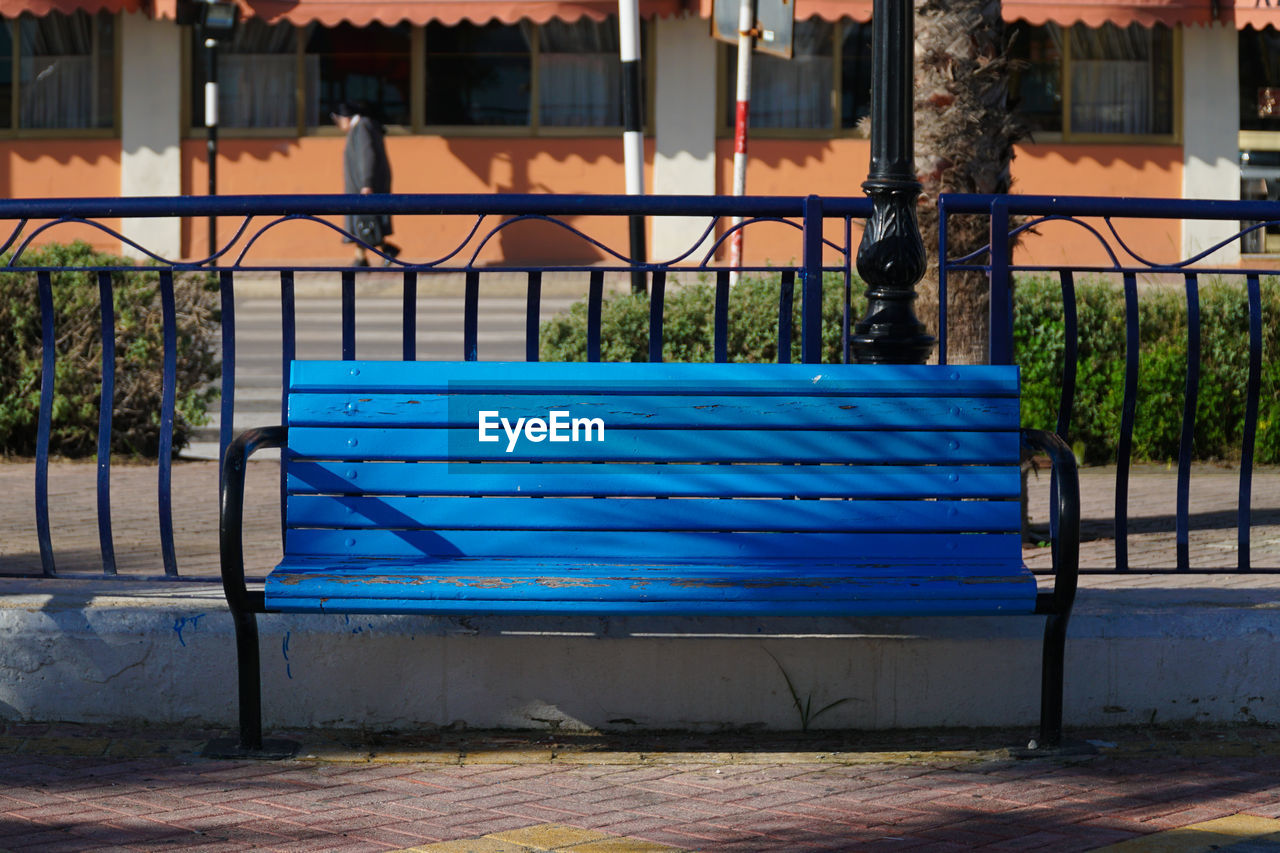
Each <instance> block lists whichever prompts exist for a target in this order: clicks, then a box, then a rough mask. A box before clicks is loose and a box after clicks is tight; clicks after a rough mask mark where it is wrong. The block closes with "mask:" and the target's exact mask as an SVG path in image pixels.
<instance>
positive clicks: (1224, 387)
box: [1014, 278, 1280, 463]
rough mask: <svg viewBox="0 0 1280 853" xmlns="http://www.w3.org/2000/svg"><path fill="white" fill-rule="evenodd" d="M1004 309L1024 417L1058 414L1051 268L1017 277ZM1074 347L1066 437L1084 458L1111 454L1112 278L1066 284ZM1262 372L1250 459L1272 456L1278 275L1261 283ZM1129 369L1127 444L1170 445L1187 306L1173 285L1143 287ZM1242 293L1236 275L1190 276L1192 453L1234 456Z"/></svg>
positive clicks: (1142, 451)
mask: <svg viewBox="0 0 1280 853" xmlns="http://www.w3.org/2000/svg"><path fill="white" fill-rule="evenodd" d="M1016 293H1017V295H1016V297H1015V298H1016V301H1017V308H1016V311H1015V317H1014V352H1015V360H1016V361H1017V362H1018V363H1019V364H1020V365H1022V371H1023V374H1022V375H1023V400H1022V413H1023V420H1024V422H1025V423H1027V424H1029V425H1035V426H1039V427H1050V428H1051V427H1052V426H1053V425H1054V424H1056V422H1057V412H1058V397H1059V394H1060V392H1061V376H1062V367H1063V362H1064V349H1063V348H1064V344H1065V337H1064V331H1063V320H1062V291H1061V285H1060V284H1059V282H1058V281H1057V280H1056V279H1048V278H1036V279H1028V280H1024V281H1020V282H1019V284H1018V287H1017V291H1016ZM1076 296H1077V312H1078V317H1079V328H1080V341H1079V348H1080V357H1079V363H1078V366H1077V378H1076V397H1075V404H1074V406H1073V409H1072V417H1071V424H1070V430H1069V438H1070V440H1071V441H1072V443H1073V444H1074V445H1075V447H1076V452H1077V453H1078V454H1079V455H1081V456H1082V457H1083V458H1084V459H1085V460H1086V461H1087V462H1091V463H1102V462H1110V461H1112V460H1114V458H1115V451H1116V445H1117V443H1118V441H1119V435H1120V419H1121V406H1122V403H1123V398H1124V372H1125V327H1124V318H1125V303H1124V293H1123V291H1122V290H1121V289H1120V287H1119V286H1117V285H1114V284H1111V283H1108V282H1101V281H1094V282H1087V283H1082V284H1080V285H1078V286H1077V288H1076ZM1262 313H1263V320H1264V322H1263V352H1262V364H1263V371H1262V372H1263V376H1262V389H1261V390H1262V393H1261V397H1260V401H1259V413H1258V433H1257V446H1256V450H1255V461H1257V462H1259V463H1276V462H1280V429H1277V426H1280V366H1278V365H1280V281H1278V280H1276V279H1268V280H1266V281H1264V282H1263V285H1262ZM1138 330H1139V332H1138V337H1139V342H1140V343H1139V354H1140V357H1139V368H1138V396H1137V413H1136V417H1135V421H1134V435H1133V454H1134V457H1135V458H1137V459H1149V460H1170V459H1176V458H1177V455H1178V444H1179V441H1180V438H1181V431H1182V410H1183V396H1184V393H1185V387H1186V373H1187V369H1186V365H1187V308H1186V298H1185V295H1184V291H1183V289H1182V288H1181V287H1161V286H1151V287H1145V288H1143V289H1142V292H1141V293H1140V295H1139V300H1138ZM1248 347H1249V312H1248V297H1247V295H1246V291H1245V286H1244V284H1243V282H1239V281H1229V282H1209V283H1203V284H1202V285H1201V287H1200V383H1199V388H1198V394H1197V402H1196V419H1195V421H1196V422H1195V430H1194V433H1193V439H1192V446H1193V454H1194V456H1195V457H1196V458H1198V459H1221V458H1238V457H1239V454H1240V443H1241V439H1242V435H1243V431H1244V414H1245V402H1246V399H1245V398H1246V389H1247V381H1248V370H1249V349H1248Z"/></svg>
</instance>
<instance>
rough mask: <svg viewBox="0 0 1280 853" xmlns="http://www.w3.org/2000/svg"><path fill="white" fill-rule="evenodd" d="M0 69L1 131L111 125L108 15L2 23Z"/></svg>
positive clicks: (112, 23)
mask: <svg viewBox="0 0 1280 853" xmlns="http://www.w3.org/2000/svg"><path fill="white" fill-rule="evenodd" d="M15 48H16V49H15ZM15 54H16V56H15ZM15 60H16V63H15ZM0 66H2V67H0V87H2V88H3V92H2V93H0V127H4V128H18V129H22V130H71V129H93V128H110V127H112V126H113V125H114V124H115V21H114V19H113V18H112V17H111V15H109V14H107V13H105V12H104V13H99V14H96V15H90V14H88V13H86V12H74V13H72V14H70V15H64V14H60V13H56V12H55V13H50V14H48V15H46V16H44V17H42V18H36V17H32V16H30V15H23V16H21V17H19V18H18V19H16V20H9V21H6V22H5V26H3V27H0ZM15 71H16V79H15Z"/></svg>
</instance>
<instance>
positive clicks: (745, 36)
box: [729, 0, 756, 284]
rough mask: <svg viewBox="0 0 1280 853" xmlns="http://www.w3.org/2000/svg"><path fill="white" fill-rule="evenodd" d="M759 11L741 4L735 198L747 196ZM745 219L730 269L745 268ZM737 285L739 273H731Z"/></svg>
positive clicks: (750, 2)
mask: <svg viewBox="0 0 1280 853" xmlns="http://www.w3.org/2000/svg"><path fill="white" fill-rule="evenodd" d="M755 26H756V7H755V2H754V0H741V2H740V3H739V5H738V87H737V100H738V103H737V109H735V110H734V118H733V194H734V195H735V196H742V195H746V194H747V118H748V114H749V113H750V108H751V50H752V48H753V47H754V46H755V36H754V30H755ZM741 224H742V217H740V216H735V217H733V220H732V225H733V227H734V228H736V229H737V230H735V231H734V232H733V234H732V235H731V236H730V238H729V266H731V267H735V268H736V267H739V266H741V265H742V229H741V228H738V227H737V226H740V225H741ZM729 281H730V283H732V284H736V283H737V281H738V272H737V270H736V269H735V270H734V271H733V272H731V273H729Z"/></svg>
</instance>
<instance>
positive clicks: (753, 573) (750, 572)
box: [266, 559, 1036, 613]
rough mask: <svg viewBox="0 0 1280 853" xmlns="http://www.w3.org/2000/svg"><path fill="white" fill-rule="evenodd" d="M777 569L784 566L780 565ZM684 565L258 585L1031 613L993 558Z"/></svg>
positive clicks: (525, 599) (363, 595)
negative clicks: (884, 567)
mask: <svg viewBox="0 0 1280 853" xmlns="http://www.w3.org/2000/svg"><path fill="white" fill-rule="evenodd" d="M780 566H786V568H785V569H782V568H780ZM809 568H810V569H811V570H810V571H808V572H806V571H804V567H803V566H798V565H790V566H787V565H786V564H785V563H783V564H775V565H769V566H750V565H749V566H747V567H746V568H745V569H744V568H739V567H736V566H730V565H715V564H707V565H684V566H679V567H673V566H661V565H654V564H648V563H634V564H628V563H625V562H612V563H603V562H601V563H595V564H584V565H574V564H570V563H566V562H565V561H562V560H561V561H536V560H528V559H524V560H503V561H493V562H486V561H477V560H442V561H440V560H437V561H428V562H426V563H424V564H422V565H421V566H415V565H413V564H408V565H405V564H400V565H391V566H380V565H378V564H377V563H376V562H375V563H365V564H363V565H350V564H347V565H331V566H326V565H323V564H322V563H319V562H318V561H303V562H301V563H295V562H294V561H286V562H285V563H284V564H283V565H282V566H281V567H280V568H278V569H277V570H276V571H275V572H273V573H272V575H271V577H270V578H269V579H268V583H267V591H266V595H267V599H268V603H269V604H270V605H271V606H272V607H273V608H280V609H289V608H293V607H299V608H306V609H310V608H311V607H312V603H318V602H324V604H323V605H322V607H323V608H324V609H330V610H335V609H339V608H341V609H349V608H351V607H358V606H359V603H361V602H367V601H379V602H383V603H385V602H395V601H407V600H412V601H413V602H415V603H413V604H409V605H407V610H408V611H409V612H471V613H481V612H504V611H506V612H509V611H510V610H511V609H512V608H518V607H519V606H520V604H521V603H524V604H525V605H526V606H531V607H535V608H537V609H539V610H544V609H552V610H554V609H558V608H564V609H565V610H572V611H574V612H591V611H592V610H593V608H594V609H595V610H596V611H597V612H625V610H626V608H627V607H628V606H630V605H643V606H644V608H645V610H646V611H647V612H654V611H658V612H661V611H662V610H663V608H664V607H667V608H670V612H682V611H686V612H703V611H704V610H705V607H706V605H713V606H714V605H719V606H722V607H732V606H734V605H737V606H740V607H742V608H744V609H747V610H752V609H755V610H764V609H772V608H774V607H776V606H783V607H786V606H788V605H794V606H799V607H814V606H822V607H825V608H827V611H828V612H831V613H842V612H890V611H892V610H893V609H894V608H905V607H906V606H907V605H908V603H909V606H910V608H911V609H912V610H913V612H917V613H919V612H921V611H922V609H923V610H925V611H928V610H930V609H932V608H933V607H938V608H941V609H943V610H954V609H955V608H957V607H965V608H970V609H973V610H978V611H983V612H985V611H988V610H990V609H992V608H995V609H1015V608H1016V612H1027V613H1030V612H1032V611H1033V610H1034V606H1035V596H1036V583H1035V579H1034V578H1032V577H1031V576H1030V575H1028V574H1026V573H1023V572H1019V571H1011V570H1010V567H1009V566H1007V565H1001V564H998V563H995V564H993V563H956V564H948V563H940V564H937V565H934V566H931V567H929V569H930V571H929V572H928V573H926V572H924V571H923V567H922V570H921V572H920V574H918V575H912V574H910V573H905V574H886V573H885V572H883V571H881V570H879V567H876V566H874V565H872V566H868V567H865V568H864V567H863V566H860V565H857V564H845V565H834V564H833V565H830V566H826V567H824V568H823V569H822V570H818V571H813V570H812V569H813V567H809Z"/></svg>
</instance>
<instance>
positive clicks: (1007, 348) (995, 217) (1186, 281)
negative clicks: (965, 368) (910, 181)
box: [939, 195, 1280, 573]
mask: <svg viewBox="0 0 1280 853" xmlns="http://www.w3.org/2000/svg"><path fill="white" fill-rule="evenodd" d="M974 214H977V215H982V216H986V217H988V218H989V224H990V235H991V239H990V242H988V244H987V245H986V246H984V247H982V248H980V249H978V250H977V251H974V252H971V253H969V254H966V255H964V256H962V257H943V258H942V259H941V263H940V267H939V289H940V295H939V303H940V305H941V306H943V307H942V311H943V312H945V305H946V292H947V278H948V274H954V273H957V272H961V271H980V272H983V273H986V274H987V275H988V276H989V279H990V287H991V290H990V296H991V302H990V305H991V307H990V311H991V313H990V328H991V341H990V359H991V361H992V363H1013V361H1014V358H1015V353H1014V317H1015V314H1014V311H1015V308H1014V301H1013V279H1014V276H1015V275H1017V274H1049V275H1052V276H1056V277H1057V279H1058V281H1059V282H1060V284H1061V291H1062V303H1063V317H1062V321H1063V331H1064V346H1063V354H1062V363H1063V369H1062V376H1061V395H1060V398H1059V404H1058V417H1057V433H1058V435H1060V436H1061V437H1062V438H1063V439H1064V440H1066V441H1068V443H1070V441H1071V425H1072V417H1073V414H1074V407H1075V405H1076V403H1077V383H1078V374H1079V368H1080V343H1081V329H1080V323H1079V317H1078V310H1077V309H1078V294H1077V280H1076V277H1077V276H1078V275H1085V276H1095V277H1106V276H1111V277H1119V279H1120V288H1121V290H1122V293H1123V300H1124V388H1123V400H1122V404H1121V416H1120V423H1119V429H1118V434H1117V435H1116V436H1115V464H1116V483H1115V518H1114V530H1113V536H1114V541H1115V565H1116V568H1115V569H1114V570H1113V571H1126V570H1128V569H1129V553H1128V547H1129V518H1128V514H1129V478H1130V471H1131V465H1132V462H1133V446H1134V430H1135V423H1136V419H1137V415H1138V402H1139V400H1138V397H1139V367H1140V362H1141V352H1142V347H1141V336H1140V334H1139V332H1140V328H1139V295H1140V294H1139V286H1138V278H1139V276H1143V277H1149V278H1151V279H1152V280H1153V281H1159V280H1172V281H1174V282H1176V281H1178V280H1181V283H1182V288H1183V292H1184V298H1185V303H1186V318H1187V339H1186V367H1185V383H1184V386H1183V389H1182V392H1183V402H1182V414H1181V424H1180V437H1179V442H1178V451H1177V464H1178V471H1177V486H1176V502H1177V503H1176V510H1175V519H1174V521H1175V544H1176V549H1175V551H1176V554H1175V560H1174V566H1173V567H1171V569H1170V570H1171V571H1182V572H1186V571H1197V572H1213V571H1223V572H1228V571H1238V572H1248V571H1255V572H1263V571H1269V572H1280V566H1271V567H1260V566H1257V565H1254V564H1253V561H1252V559H1251V550H1250V539H1251V533H1252V529H1253V521H1252V509H1253V506H1252V494H1253V475H1254V453H1255V449H1256V445H1257V439H1258V408H1259V402H1260V398H1261V394H1262V350H1263V327H1264V322H1266V323H1270V324H1273V325H1274V324H1276V323H1280V317H1269V318H1265V320H1264V317H1263V302H1262V298H1261V280H1262V277H1263V276H1268V275H1271V276H1274V275H1276V270H1275V269H1251V268H1249V267H1247V266H1242V265H1234V264H1231V265H1226V264H1219V265H1215V264H1214V263H1213V258H1214V255H1215V254H1216V253H1218V252H1220V251H1221V250H1222V249H1224V248H1225V247H1227V246H1230V245H1231V244H1235V243H1239V242H1241V240H1242V238H1243V237H1244V236H1245V235H1247V234H1249V233H1251V232H1253V231H1256V230H1258V229H1262V228H1265V227H1267V226H1268V225H1271V226H1275V225H1277V224H1280V205H1277V204H1275V203H1272V202H1230V201H1187V200H1176V199H1144V198H1096V197H1066V196H1062V197H1059V196H999V195H944V196H942V197H941V198H940V199H939V219H940V221H941V228H942V229H943V231H944V233H945V230H946V227H947V226H946V223H947V219H948V217H950V216H957V215H974ZM1133 219H1147V220H1150V219H1178V220H1218V221H1229V222H1233V223H1238V227H1239V231H1238V232H1237V233H1235V234H1232V235H1231V236H1229V237H1227V238H1225V239H1222V240H1221V241H1220V242H1218V243H1216V244H1215V245H1212V246H1210V247H1208V248H1207V249H1205V250H1203V251H1201V252H1198V253H1197V254H1195V255H1193V256H1191V257H1189V258H1181V259H1177V260H1173V261H1168V262H1157V261H1151V260H1149V259H1147V258H1144V257H1142V256H1140V255H1139V254H1138V253H1136V252H1135V251H1133V250H1132V249H1131V248H1130V246H1129V245H1128V244H1127V243H1126V241H1125V240H1124V239H1123V238H1122V236H1121V226H1120V224H1121V223H1123V222H1124V221H1125V220H1133ZM1049 222H1064V223H1070V224H1072V225H1073V226H1075V227H1079V228H1082V229H1084V230H1085V231H1086V232H1088V233H1089V234H1091V235H1092V236H1093V238H1095V239H1096V241H1097V244H1098V246H1099V247H1100V248H1101V249H1102V250H1103V252H1104V253H1105V255H1106V257H1107V259H1108V261H1109V263H1104V264H1092V265H1089V264H1075V265H1072V264H1062V265H1043V264H1040V265H1037V264H1017V263H1014V262H1013V261H1012V258H1011V250H1010V246H1011V244H1012V242H1013V241H1014V240H1015V239H1016V238H1017V237H1018V236H1019V235H1020V234H1022V233H1023V232H1025V231H1028V230H1029V229H1032V228H1035V227H1037V226H1042V225H1044V224H1046V223H1049ZM1042 239H1043V237H1042ZM943 245H944V246H945V245H946V244H945V242H944V243H943ZM1122 259H1123V260H1122ZM1204 276H1214V277H1216V278H1231V277H1235V278H1240V279H1243V280H1244V282H1245V290H1246V294H1247V295H1246V301H1247V309H1246V310H1247V312H1248V327H1249V331H1248V343H1247V347H1248V374H1247V381H1246V384H1245V388H1244V393H1245V413H1244V419H1243V425H1242V429H1241V433H1240V444H1239V458H1240V477H1239V492H1238V495H1239V497H1238V506H1237V514H1236V529H1237V558H1236V565H1235V566H1234V567H1229V566H1223V567H1220V568H1217V569H1213V568H1197V569H1194V570H1193V569H1192V568H1191V566H1190V530H1191V524H1190V486H1191V473H1192V459H1193V450H1194V447H1193V438H1194V435H1195V427H1196V412H1197V403H1198V401H1199V394H1200V390H1201V389H1200V383H1201V372H1202V367H1203V364H1202V352H1201V340H1202V320H1201V312H1200V281H1201V278H1202V277H1204ZM943 316H944V317H945V313H944V315H943ZM946 334H947V330H946V325H945V322H944V323H941V324H940V335H939V351H940V357H941V359H942V360H943V361H945V360H946V351H947V342H946ZM1082 571H1089V569H1086V568H1084V567H1082ZM1093 571H1098V570H1097V569H1093ZM1142 571H1143V572H1144V573H1145V572H1152V571H1158V570H1154V569H1149V568H1143V569H1142Z"/></svg>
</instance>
